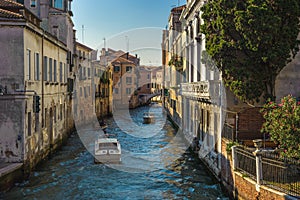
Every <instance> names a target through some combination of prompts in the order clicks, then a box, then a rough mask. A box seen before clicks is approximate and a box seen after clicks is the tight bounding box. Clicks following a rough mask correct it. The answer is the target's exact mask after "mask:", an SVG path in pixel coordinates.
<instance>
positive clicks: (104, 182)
mask: <svg viewBox="0 0 300 200" xmlns="http://www.w3.org/2000/svg"><path fill="white" fill-rule="evenodd" d="M148 109H149V108H148V107H142V108H138V109H135V110H132V111H130V116H131V117H132V121H133V123H134V124H129V126H131V127H129V128H128V129H127V130H126V131H123V130H122V129H121V128H120V126H118V124H122V123H124V124H123V125H122V126H125V125H126V124H125V121H119V122H118V123H116V122H115V121H114V119H115V120H116V118H110V119H107V121H106V122H107V124H108V126H109V127H108V132H110V133H114V134H116V137H117V138H118V139H119V140H120V142H121V145H122V154H123V155H122V164H121V165H116V166H113V167H109V166H106V165H101V164H98V165H96V164H94V162H93V161H94V159H93V155H92V153H93V152H92V151H88V150H86V148H85V147H84V146H89V145H83V144H82V141H81V140H80V139H82V138H83V137H84V136H82V134H80V137H79V136H78V135H72V137H71V138H70V139H69V141H68V143H67V145H66V146H64V147H63V148H62V150H61V151H59V152H57V153H56V154H55V155H54V156H53V157H52V158H51V159H50V160H48V161H46V162H44V163H43V164H41V165H40V166H38V168H37V169H36V171H35V172H34V173H32V176H31V177H30V179H29V180H28V181H25V182H23V183H22V184H19V185H17V186H16V187H15V188H13V189H12V190H11V191H9V192H7V193H5V194H2V195H1V196H0V197H1V198H3V199H120V200H121V199H122V200H123V199H130V200H131V199H223V198H224V199H227V198H226V196H225V195H224V194H223V193H222V191H221V188H220V184H219V183H218V182H217V181H216V180H215V179H214V178H213V177H212V176H211V174H210V173H209V172H208V170H207V169H206V167H205V166H203V164H202V163H201V162H200V161H199V159H198V158H197V157H196V156H195V155H192V154H191V153H190V152H189V151H188V150H186V145H185V144H184V143H183V142H182V138H181V136H180V133H176V131H175V130H174V129H173V127H172V126H171V124H170V123H169V122H167V121H166V120H165V116H164V115H163V113H162V108H161V107H160V106H152V107H151V108H150V109H151V112H154V113H155V117H156V121H155V123H154V124H143V118H142V115H143V113H144V112H145V111H148ZM160 123H161V124H160ZM160 126H161V127H162V129H161V130H157V127H160ZM134 127H138V130H136V129H134ZM128 130H131V131H132V132H129V131H128ZM153 130H154V131H153ZM89 134H93V135H97V132H96V133H95V131H91V130H87V131H86V135H89ZM136 134H140V136H143V137H140V136H137V135H136ZM145 136H146V137H145ZM176 136H177V137H176ZM87 138H89V137H87ZM92 143H93V142H92ZM91 149H92V146H91Z"/></svg>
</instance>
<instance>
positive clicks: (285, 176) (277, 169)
mask: <svg viewBox="0 0 300 200" xmlns="http://www.w3.org/2000/svg"><path fill="white" fill-rule="evenodd" d="M235 154H236V157H237V158H236V169H237V170H239V171H241V172H243V174H246V175H247V176H249V177H250V178H253V179H254V180H256V157H255V156H254V155H253V151H250V150H248V149H245V148H243V147H237V148H235ZM261 164H262V184H263V185H266V186H268V187H270V188H273V189H275V190H278V191H281V192H284V193H286V194H289V195H291V196H295V197H300V160H294V159H288V158H282V157H281V156H280V155H279V154H278V153H274V152H264V153H262V154H261Z"/></svg>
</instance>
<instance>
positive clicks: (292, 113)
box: [261, 95, 300, 159]
mask: <svg viewBox="0 0 300 200" xmlns="http://www.w3.org/2000/svg"><path fill="white" fill-rule="evenodd" d="M299 104H300V103H299V102H297V101H296V99H295V98H294V97H292V96H291V95H289V96H286V97H284V98H282V99H281V103H280V104H276V103H275V102H272V101H269V102H268V103H266V104H265V105H264V107H263V108H262V109H261V112H262V113H263V117H264V119H265V122H264V124H263V127H262V129H261V131H262V132H265V133H269V134H270V137H271V140H272V141H274V142H275V143H276V144H278V147H279V148H280V150H281V155H282V156H287V157H290V158H297V159H300V106H299Z"/></svg>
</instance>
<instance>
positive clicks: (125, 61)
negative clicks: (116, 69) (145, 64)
mask: <svg viewBox="0 0 300 200" xmlns="http://www.w3.org/2000/svg"><path fill="white" fill-rule="evenodd" d="M112 63H130V64H134V62H131V61H130V60H127V59H126V58H123V57H117V58H115V59H114V60H113V61H112Z"/></svg>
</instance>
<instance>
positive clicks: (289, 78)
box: [275, 52, 300, 101]
mask: <svg viewBox="0 0 300 200" xmlns="http://www.w3.org/2000/svg"><path fill="white" fill-rule="evenodd" d="M275 92H276V93H275V94H276V100H277V101H280V99H281V98H282V97H284V96H287V95H289V94H292V95H293V96H294V97H300V52H299V53H298V54H297V55H296V57H295V59H293V61H292V62H291V63H289V64H288V65H287V66H286V67H285V68H283V69H282V70H281V72H280V74H279V75H278V76H277V78H276V82H275Z"/></svg>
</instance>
